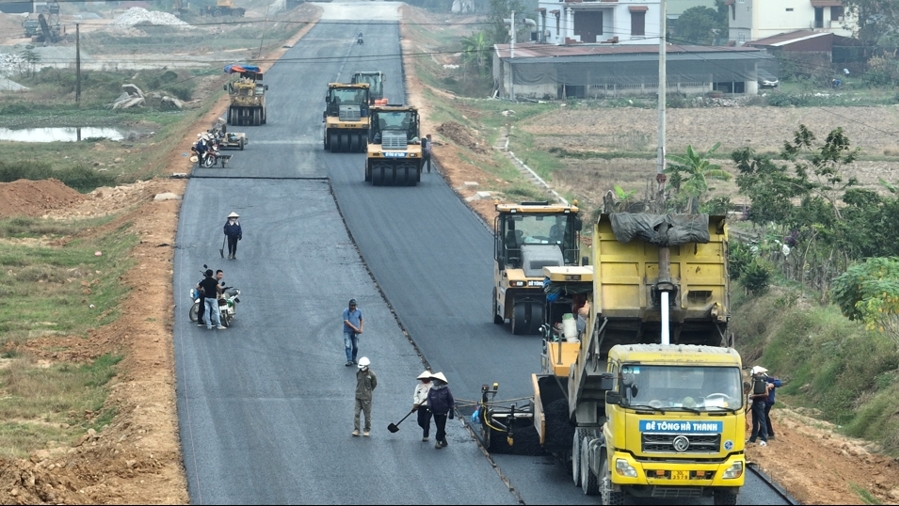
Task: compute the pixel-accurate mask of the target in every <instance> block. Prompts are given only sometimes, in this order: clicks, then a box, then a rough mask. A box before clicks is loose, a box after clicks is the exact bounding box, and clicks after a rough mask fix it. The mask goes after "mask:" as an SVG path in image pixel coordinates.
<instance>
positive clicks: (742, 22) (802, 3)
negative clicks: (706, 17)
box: [727, 0, 855, 46]
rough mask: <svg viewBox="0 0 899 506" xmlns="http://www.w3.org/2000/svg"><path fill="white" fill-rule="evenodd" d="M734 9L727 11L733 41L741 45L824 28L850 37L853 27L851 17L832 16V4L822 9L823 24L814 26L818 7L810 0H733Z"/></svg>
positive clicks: (823, 29)
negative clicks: (847, 27) (846, 27)
mask: <svg viewBox="0 0 899 506" xmlns="http://www.w3.org/2000/svg"><path fill="white" fill-rule="evenodd" d="M731 7H732V8H733V9H734V10H733V11H731V12H729V13H728V18H727V19H728V25H729V27H730V30H729V34H730V40H732V41H736V43H737V45H738V46H741V45H743V44H744V43H745V42H749V41H750V40H758V39H763V38H765V37H771V36H774V35H778V34H781V33H788V32H794V31H796V30H810V29H814V30H821V31H828V32H831V33H834V34H836V35H841V36H843V37H851V36H852V32H853V29H852V28H850V29H845V28H843V27H842V25H843V24H846V23H848V24H849V25H850V26H854V25H855V22H854V20H853V19H851V17H849V16H846V18H844V21H839V20H838V19H831V9H830V7H824V8H823V11H822V13H823V19H822V26H821V27H815V7H814V6H812V4H811V2H810V1H809V0H734V4H733V6H731Z"/></svg>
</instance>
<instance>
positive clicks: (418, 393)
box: [412, 371, 431, 441]
mask: <svg viewBox="0 0 899 506" xmlns="http://www.w3.org/2000/svg"><path fill="white" fill-rule="evenodd" d="M416 379H418V380H419V383H418V384H417V385H415V393H414V394H412V411H416V412H417V413H418V426H419V427H421V430H422V435H421V440H422V441H427V440H428V434H429V433H430V432H431V409H430V408H429V407H428V392H429V391H430V390H431V371H425V372H423V373H421V374H419V375H418V378H416Z"/></svg>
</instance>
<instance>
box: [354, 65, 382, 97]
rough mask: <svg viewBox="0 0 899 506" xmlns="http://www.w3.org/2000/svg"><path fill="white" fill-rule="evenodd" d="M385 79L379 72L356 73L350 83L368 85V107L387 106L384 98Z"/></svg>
mask: <svg viewBox="0 0 899 506" xmlns="http://www.w3.org/2000/svg"><path fill="white" fill-rule="evenodd" d="M385 81H387V77H386V76H385V75H384V73H383V72H381V71H380V70H368V71H358V72H356V73H355V74H353V79H352V81H351V82H352V83H353V84H357V83H368V86H369V96H368V103H369V104H370V105H387V99H386V98H384V82H385Z"/></svg>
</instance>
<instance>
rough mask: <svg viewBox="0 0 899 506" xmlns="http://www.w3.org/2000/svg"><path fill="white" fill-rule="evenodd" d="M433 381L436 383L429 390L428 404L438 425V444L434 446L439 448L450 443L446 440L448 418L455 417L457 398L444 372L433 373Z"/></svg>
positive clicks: (435, 423)
mask: <svg viewBox="0 0 899 506" xmlns="http://www.w3.org/2000/svg"><path fill="white" fill-rule="evenodd" d="M431 382H432V383H434V385H433V386H432V387H431V389H430V390H428V406H429V407H430V409H431V413H432V414H433V415H434V425H436V426H437V436H436V439H437V444H436V445H435V446H434V448H437V449H438V450H439V449H441V448H445V447H446V446H447V445H448V444H449V443H447V442H446V419H447V418H449V419H450V420H452V419H453V409H454V408H455V400H454V399H453V393H452V392H450V389H449V382H448V381H447V380H446V376H444V375H443V373H442V372H437V373H434V374H432V375H431Z"/></svg>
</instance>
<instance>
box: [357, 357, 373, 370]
mask: <svg viewBox="0 0 899 506" xmlns="http://www.w3.org/2000/svg"><path fill="white" fill-rule="evenodd" d="M369 364H371V361H370V360H369V359H368V357H362V358H360V359H359V369H362V368H363V367H368V365H369Z"/></svg>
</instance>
